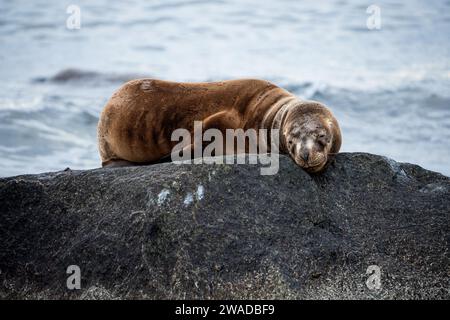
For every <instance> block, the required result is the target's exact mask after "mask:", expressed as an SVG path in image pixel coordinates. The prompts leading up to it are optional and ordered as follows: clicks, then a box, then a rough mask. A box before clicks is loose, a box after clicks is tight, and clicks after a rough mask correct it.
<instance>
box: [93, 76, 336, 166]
mask: <svg viewBox="0 0 450 320" xmlns="http://www.w3.org/2000/svg"><path fill="white" fill-rule="evenodd" d="M293 101H297V102H298V103H300V101H299V100H297V99H296V98H295V97H294V96H293V95H292V94H291V93H289V92H288V91H286V90H284V89H282V88H279V87H277V86H276V85H274V84H272V83H270V82H268V81H263V80H253V79H244V80H230V81H222V82H210V83H178V82H169V81H162V80H153V79H139V80H133V81H130V82H128V83H126V84H125V85H123V86H122V87H121V88H120V89H119V90H118V91H117V92H116V93H115V94H114V95H113V96H112V97H111V99H110V100H109V101H108V103H107V104H106V106H105V108H104V109H103V111H102V114H101V116H100V120H99V124H98V145H99V151H100V156H101V159H102V164H103V165H104V166H106V165H111V164H113V163H116V165H118V163H119V162H120V163H121V164H123V163H129V164H142V163H153V162H160V161H161V160H162V159H167V157H169V156H170V153H171V151H172V148H173V147H174V146H175V145H176V144H177V143H178V142H177V141H171V134H172V132H173V131H174V130H175V129H178V128H184V129H187V130H189V131H191V132H192V131H193V124H194V121H203V130H207V129H209V128H216V129H219V130H221V131H222V132H225V129H238V128H242V129H244V130H247V129H249V128H254V129H259V128H268V129H270V128H276V127H277V126H276V125H274V123H275V122H277V121H278V122H277V123H279V124H280V125H284V124H283V123H282V121H281V119H280V117H281V115H280V114H281V112H280V109H281V108H282V107H283V105H286V103H287V102H289V103H291V104H292V102H293ZM316 108H317V110H316V111H317V112H318V114H322V115H323V116H324V119H330V120H331V121H335V119H334V117H332V115H331V113H330V112H329V111H328V110H325V109H326V108H325V109H323V107H322V106H321V105H319V104H317V106H316ZM296 117H302V114H301V112H300V113H299V114H298V115H296V116H294V120H295V118H296ZM330 117H331V118H330ZM290 118H292V112H291V115H290ZM290 121H293V120H290ZM336 123H337V122H336ZM278 128H279V126H278ZM337 128H338V127H337ZM335 136H337V138H338V139H339V144H337V143H335V144H334V145H335V146H337V145H338V146H337V150H336V148H334V149H333V151H334V152H337V151H338V149H339V146H340V132H339V134H336V135H335ZM282 146H283V143H282ZM280 152H284V153H288V152H287V150H280Z"/></svg>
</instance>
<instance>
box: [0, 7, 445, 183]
mask: <svg viewBox="0 0 450 320" xmlns="http://www.w3.org/2000/svg"><path fill="white" fill-rule="evenodd" d="M72 4H75V5H77V6H78V7H79V9H80V28H79V29H70V28H67V23H66V22H67V19H68V18H69V17H70V16H71V14H70V13H67V9H68V7H69V6H70V5H72ZM371 4H372V3H369V2H367V3H364V1H356V0H355V1H345V0H338V1H298V0H282V1H262V0H231V1H225V0H220V1H214V0H185V1H182V0H173V1H171V0H149V1H144V0H142V1H117V2H112V1H106V0H99V1H93V0H90V1H72V0H71V1H60V0H58V1H57V0H54V1H49V0H45V1H38V0H35V1H25V0H19V1H17V0H15V1H7V0H0V65H1V72H0V159H1V160H2V162H1V166H0V176H11V175H18V174H25V173H38V172H43V171H53V170H62V169H65V168H66V167H70V168H72V169H88V168H95V167H98V166H99V164H100V160H99V156H98V152H97V146H96V125H97V120H98V116H99V113H100V111H101V109H102V107H103V106H104V104H105V103H106V101H107V100H108V98H109V97H110V96H111V94H112V93H113V92H114V91H115V90H116V89H117V88H118V87H119V86H120V85H121V84H122V83H123V82H125V81H127V80H128V79H133V78H138V77H153V78H160V79H166V80H175V81H214V80H223V79H232V78H247V77H252V78H255V77H256V78H264V79H267V80H271V81H273V82H274V83H276V84H278V85H280V86H282V87H285V88H286V89H288V90H290V91H292V92H293V93H295V94H297V95H298V96H300V97H302V98H306V99H313V100H318V101H321V102H323V103H325V104H327V105H328V106H329V107H330V108H331V109H332V110H333V112H334V113H335V115H336V117H337V119H338V121H339V122H340V125H341V129H342V132H343V139H344V141H343V146H342V151H361V152H371V153H376V154H381V155H385V156H388V157H391V158H393V159H395V160H397V161H403V162H411V163H416V164H419V165H421V166H423V167H425V168H427V169H431V170H434V171H439V172H441V173H443V174H446V175H450V161H449V158H450V90H449V89H450V41H449V40H450V1H448V0H439V1H437V0H428V1H415V0H413V1H378V2H377V3H376V4H377V6H378V7H379V9H380V11H379V12H380V17H381V20H379V21H380V25H379V26H380V28H379V29H372V30H371V29H369V28H368V27H367V25H366V21H367V19H368V18H369V17H370V15H371V13H367V11H366V10H367V7H368V6H369V5H371Z"/></svg>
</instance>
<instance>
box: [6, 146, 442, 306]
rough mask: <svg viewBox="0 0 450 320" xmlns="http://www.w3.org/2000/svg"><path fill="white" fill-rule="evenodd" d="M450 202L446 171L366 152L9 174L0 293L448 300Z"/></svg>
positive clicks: (22, 295)
mask: <svg viewBox="0 0 450 320" xmlns="http://www.w3.org/2000/svg"><path fill="white" fill-rule="evenodd" d="M449 208H450V178H448V177H445V176H443V175H441V174H438V173H435V172H430V171H427V170H424V169H422V168H420V167H418V166H416V165H411V164H403V163H397V162H395V161H393V160H389V159H386V158H384V157H380V156H376V155H370V154H361V153H355V154H348V153H347V154H339V155H338V156H337V157H336V161H335V162H334V163H332V164H331V165H330V167H329V168H328V170H327V171H326V172H325V173H324V174H322V175H317V176H310V175H309V174H307V173H306V172H305V171H303V170H301V169H300V168H298V167H297V166H296V165H294V163H293V162H292V161H291V160H290V159H288V158H286V157H284V156H282V157H281V159H280V170H279V173H278V174H276V175H273V176H261V175H260V170H259V166H257V165H218V164H216V165H186V164H184V165H176V164H173V163H164V164H159V165H153V166H143V167H130V168H117V169H106V170H105V169H96V170H87V171H62V172H56V173H45V174H40V175H26V176H19V177H11V178H6V179H1V180H0V270H1V271H0V298H38V299H41V298H51V299H53V298H69V299H72V298H74V299H79V298H82V299H115V298H149V299H167V298H182V299H184V298H215V299H221V298H233V299H238V298H256V299H258V298H286V299H296V298H307V299H310V298H311V299H315V298H319V299H328V298H331V299H340V298H375V299H392V298H393V299H398V298H417V299H424V298H426V299H428V298H438V299H449V298H450V292H449V288H450V283H449V279H450V277H449V276H450V269H449V242H450V230H449V227H450V223H449V219H450V213H449V211H450V210H449ZM70 265H77V266H79V267H80V270H81V289H80V290H69V289H68V288H67V286H66V281H67V278H68V277H69V276H71V275H70V274H66V270H67V268H68V266H70ZM369 266H375V267H371V268H369ZM378 268H379V269H378ZM368 269H369V271H370V272H369V273H371V272H373V273H371V274H366V272H367V270H368ZM378 271H379V272H378ZM378 275H379V277H378ZM377 279H380V281H379V282H378V281H377ZM377 288H378V289H377Z"/></svg>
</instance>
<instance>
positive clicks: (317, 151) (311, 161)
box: [289, 137, 328, 172]
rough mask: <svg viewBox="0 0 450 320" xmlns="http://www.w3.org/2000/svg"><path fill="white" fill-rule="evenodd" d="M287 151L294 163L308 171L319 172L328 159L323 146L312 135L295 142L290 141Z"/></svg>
mask: <svg viewBox="0 0 450 320" xmlns="http://www.w3.org/2000/svg"><path fill="white" fill-rule="evenodd" d="M291 141H293V139H291ZM289 151H290V152H289V153H290V155H291V158H292V159H293V160H294V161H295V163H296V164H298V165H299V166H300V167H302V168H303V169H305V170H306V171H308V172H319V171H320V170H322V169H323V167H324V166H325V164H326V163H327V160H328V157H327V152H326V149H325V147H324V146H322V145H321V144H320V143H318V142H316V141H314V138H312V137H309V138H306V139H302V141H298V142H297V143H295V144H294V143H293V142H292V146H291V149H290V150H289Z"/></svg>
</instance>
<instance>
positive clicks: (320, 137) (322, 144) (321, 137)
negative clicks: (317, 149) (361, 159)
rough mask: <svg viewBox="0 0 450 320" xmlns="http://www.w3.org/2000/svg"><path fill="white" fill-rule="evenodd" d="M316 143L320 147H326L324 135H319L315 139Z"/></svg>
mask: <svg viewBox="0 0 450 320" xmlns="http://www.w3.org/2000/svg"><path fill="white" fill-rule="evenodd" d="M317 142H318V143H319V144H320V145H321V146H322V147H325V146H326V145H327V139H326V137H325V135H324V134H321V135H319V136H318V137H317Z"/></svg>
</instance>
